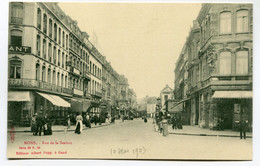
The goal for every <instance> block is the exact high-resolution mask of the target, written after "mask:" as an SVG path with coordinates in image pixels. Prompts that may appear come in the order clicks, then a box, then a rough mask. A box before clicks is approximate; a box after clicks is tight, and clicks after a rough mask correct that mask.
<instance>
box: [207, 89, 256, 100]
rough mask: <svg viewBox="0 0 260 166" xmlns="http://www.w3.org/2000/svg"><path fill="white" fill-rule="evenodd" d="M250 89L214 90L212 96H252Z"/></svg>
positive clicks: (231, 97)
mask: <svg viewBox="0 0 260 166" xmlns="http://www.w3.org/2000/svg"><path fill="white" fill-rule="evenodd" d="M252 97H253V92H252V91H215V93H214V95H213V96H212V98H230V99H233V98H237V99H240V98H252Z"/></svg>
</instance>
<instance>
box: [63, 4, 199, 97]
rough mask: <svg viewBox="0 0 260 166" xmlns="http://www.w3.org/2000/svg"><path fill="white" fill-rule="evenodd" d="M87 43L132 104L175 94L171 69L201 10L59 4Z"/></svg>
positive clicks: (175, 6)
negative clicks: (123, 84) (130, 94)
mask: <svg viewBox="0 0 260 166" xmlns="http://www.w3.org/2000/svg"><path fill="white" fill-rule="evenodd" d="M59 6H60V7H61V8H62V9H63V10H64V12H65V13H66V14H67V15H69V16H70V17H71V18H72V19H74V20H77V22H78V26H79V27H80V29H81V30H82V31H86V32H87V33H88V34H89V36H90V41H92V42H93V44H94V45H95V46H96V47H97V48H98V50H99V51H100V52H101V53H102V54H103V56H105V57H106V59H107V60H108V61H110V62H111V65H112V67H113V68H114V69H115V70H116V71H117V72H118V73H119V74H124V75H125V76H126V77H127V78H128V81H129V86H130V88H133V90H134V91H135V92H136V95H137V98H143V97H145V96H146V95H148V96H159V95H160V91H161V90H162V89H163V88H164V87H165V86H166V84H168V85H169V86H170V87H172V88H174V68H175V63H176V61H177V59H178V57H179V55H180V52H181V50H182V47H183V45H184V43H185V41H186V37H187V36H188V34H189V31H190V28H191V26H192V22H193V20H195V19H196V17H197V15H198V13H199V11H200V8H201V4H199V3H196V4H190V3H186V4H184V3H183V4H181V3H61V2H59Z"/></svg>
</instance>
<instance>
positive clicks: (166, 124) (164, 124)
mask: <svg viewBox="0 0 260 166" xmlns="http://www.w3.org/2000/svg"><path fill="white" fill-rule="evenodd" d="M162 126H163V136H165V137H166V136H167V135H169V132H168V121H167V119H166V118H163V120H162Z"/></svg>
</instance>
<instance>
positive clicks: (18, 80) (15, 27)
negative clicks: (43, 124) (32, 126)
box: [8, 2, 120, 125]
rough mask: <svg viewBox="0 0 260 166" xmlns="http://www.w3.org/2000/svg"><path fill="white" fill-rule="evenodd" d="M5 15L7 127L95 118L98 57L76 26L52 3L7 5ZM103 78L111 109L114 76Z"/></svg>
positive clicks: (99, 89) (99, 86)
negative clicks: (35, 118) (36, 119)
mask: <svg viewBox="0 0 260 166" xmlns="http://www.w3.org/2000/svg"><path fill="white" fill-rule="evenodd" d="M9 11H10V14H9V16H10V17H9V46H8V51H9V53H8V63H9V65H8V73H9V75H8V122H10V123H9V124H10V125H28V124H29V119H30V117H31V116H32V115H33V114H35V113H38V114H40V115H46V114H48V116H49V117H50V118H51V119H52V120H54V121H55V123H62V122H63V120H64V116H66V115H67V114H76V112H81V113H82V112H83V113H84V112H89V113H94V114H100V103H101V97H102V79H101V77H102V69H103V67H102V65H103V63H102V57H103V56H102V55H101V54H100V53H99V51H98V50H97V49H96V48H95V46H93V44H92V43H91V42H90V41H89V40H88V38H89V36H88V34H87V33H86V32H83V31H81V30H80V28H79V27H78V25H77V21H75V20H72V19H71V18H70V17H69V16H68V15H66V14H65V13H64V12H63V11H62V10H61V8H60V7H59V6H58V4H57V3H43V2H37V3H33V2H11V3H10V10H9ZM109 72H111V73H112V76H111V78H112V80H113V86H112V87H113V88H114V89H113V88H112V89H113V92H114V93H113V95H114V98H113V99H114V101H113V102H114V103H113V105H114V106H116V107H117V105H116V104H115V101H116V100H117V99H119V98H118V97H117V96H119V91H120V89H119V88H120V87H119V79H118V76H117V75H118V74H116V72H115V71H113V70H111V71H109ZM116 80H117V81H116ZM116 107H115V108H116Z"/></svg>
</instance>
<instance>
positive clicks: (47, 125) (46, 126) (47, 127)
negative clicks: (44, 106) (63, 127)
mask: <svg viewBox="0 0 260 166" xmlns="http://www.w3.org/2000/svg"><path fill="white" fill-rule="evenodd" d="M43 134H44V135H52V129H51V121H50V119H49V118H48V115H47V114H46V115H45V116H44V119H43Z"/></svg>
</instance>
